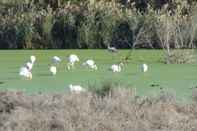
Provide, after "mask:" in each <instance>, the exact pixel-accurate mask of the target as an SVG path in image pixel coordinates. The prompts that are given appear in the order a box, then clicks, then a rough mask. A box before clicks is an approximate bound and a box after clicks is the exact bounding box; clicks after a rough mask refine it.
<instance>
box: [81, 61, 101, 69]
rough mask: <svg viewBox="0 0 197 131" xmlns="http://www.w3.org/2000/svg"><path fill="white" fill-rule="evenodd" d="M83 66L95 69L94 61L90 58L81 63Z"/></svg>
mask: <svg viewBox="0 0 197 131" xmlns="http://www.w3.org/2000/svg"><path fill="white" fill-rule="evenodd" d="M82 65H83V66H87V67H88V68H91V69H93V70H97V69H98V68H97V65H96V64H95V62H94V61H93V60H91V59H89V60H86V61H85V62H84V63H83V64H82Z"/></svg>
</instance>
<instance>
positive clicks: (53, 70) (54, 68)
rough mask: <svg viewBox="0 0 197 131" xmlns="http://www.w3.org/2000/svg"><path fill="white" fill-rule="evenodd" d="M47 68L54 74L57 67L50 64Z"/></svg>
mask: <svg viewBox="0 0 197 131" xmlns="http://www.w3.org/2000/svg"><path fill="white" fill-rule="evenodd" d="M49 70H50V72H51V73H52V75H56V73H57V68H56V66H51V67H50V69H49Z"/></svg>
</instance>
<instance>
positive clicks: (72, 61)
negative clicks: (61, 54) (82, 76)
mask: <svg viewBox="0 0 197 131" xmlns="http://www.w3.org/2000/svg"><path fill="white" fill-rule="evenodd" d="M78 61H79V58H78V56H77V55H75V54H71V55H70V56H69V57H68V64H67V69H71V68H74V64H75V62H78Z"/></svg>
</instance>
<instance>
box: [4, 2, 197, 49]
mask: <svg viewBox="0 0 197 131" xmlns="http://www.w3.org/2000/svg"><path fill="white" fill-rule="evenodd" d="M196 9H197V3H196V1H195V0H173V1H165V2H163V1H161V0H150V1H146V0H145V1H143V0H141V1H138V0H131V1H129V2H128V1H126V0H99V1H97V0H83V1H81V0H70V1H68V0H25V1H24V0H12V1H11V0H2V1H1V3H0V48H2V49H43V48H44V49H49V48H61V49H62V48H106V47H107V45H108V44H111V45H114V46H116V47H117V48H133V47H136V48H139V47H145V48H165V49H166V48H169V47H172V48H194V47H196V43H197V22H196V21H197V15H196Z"/></svg>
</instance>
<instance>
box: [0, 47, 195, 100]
mask: <svg viewBox="0 0 197 131" xmlns="http://www.w3.org/2000/svg"><path fill="white" fill-rule="evenodd" d="M128 52H129V50H121V51H119V52H118V53H117V54H111V53H109V52H108V51H106V50H1V51H0V62H1V63H0V67H1V68H0V89H1V90H21V91H25V92H28V93H34V92H55V91H57V92H60V91H65V90H66V88H67V87H68V85H69V84H80V85H82V86H83V87H85V88H88V86H90V87H91V88H94V87H95V86H97V87H99V86H100V87H101V86H102V84H103V83H104V82H105V81H111V82H114V83H118V84H120V85H122V86H124V87H125V86H126V87H131V88H135V89H136V91H137V94H139V95H157V94H158V92H160V91H161V90H168V91H170V92H173V93H174V94H175V95H176V96H177V97H178V98H180V99H190V98H191V94H192V93H191V92H192V88H194V87H196V85H197V81H196V78H197V77H196V76H197V64H195V63H194V64H181V65H178V64H171V65H166V64H164V63H162V62H161V61H162V59H163V51H162V50H135V51H133V53H132V55H131V60H130V61H129V62H128V64H126V65H125V66H124V68H123V70H122V72H120V73H112V72H111V71H109V67H110V65H111V64H114V63H118V62H119V61H120V60H121V59H123V58H124V56H126V55H127V53H128ZM71 53H74V54H77V55H78V56H79V58H80V62H79V63H78V64H77V65H76V69H75V70H71V71H67V70H66V68H65V66H66V63H67V62H66V57H67V56H68V55H69V54H71ZM30 55H35V56H36V57H37V61H36V63H35V65H34V68H33V71H32V73H33V79H32V80H23V79H21V77H20V76H19V75H18V72H19V69H20V67H21V66H22V65H23V64H24V63H25V62H27V61H28V60H29V57H30ZM54 55H57V56H59V57H61V58H62V59H63V62H62V63H61V64H60V65H59V66H58V70H57V75H56V76H52V75H51V74H50V72H49V65H50V63H51V58H52V56H54ZM86 59H93V60H95V61H96V64H97V65H98V70H97V71H90V70H88V69H85V68H84V67H82V66H81V64H82V62H83V61H84V60H86ZM142 63H147V64H148V66H149V70H148V72H146V73H142V72H141V70H140V65H141V64H142Z"/></svg>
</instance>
